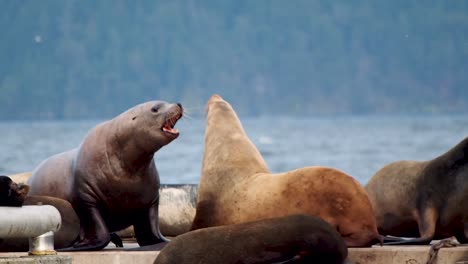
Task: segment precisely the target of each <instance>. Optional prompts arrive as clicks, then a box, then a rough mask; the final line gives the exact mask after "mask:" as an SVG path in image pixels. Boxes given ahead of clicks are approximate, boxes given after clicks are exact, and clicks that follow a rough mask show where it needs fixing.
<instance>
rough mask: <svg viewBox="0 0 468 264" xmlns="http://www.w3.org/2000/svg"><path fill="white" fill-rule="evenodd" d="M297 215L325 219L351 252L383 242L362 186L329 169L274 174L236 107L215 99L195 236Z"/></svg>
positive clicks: (210, 109) (209, 117)
mask: <svg viewBox="0 0 468 264" xmlns="http://www.w3.org/2000/svg"><path fill="white" fill-rule="evenodd" d="M291 214H308V215H314V216H319V217H320V218H322V219H324V220H325V221H327V222H328V223H329V224H331V225H332V226H333V227H335V228H336V229H337V230H338V232H339V233H340V234H341V235H342V236H343V238H344V240H345V242H346V245H347V246H348V247H363V246H370V245H372V244H374V243H375V242H378V241H379V240H380V239H381V236H380V235H379V234H378V233H377V225H376V222H375V216H374V212H373V210H372V206H371V204H370V201H369V198H368V197H367V193H366V191H365V190H364V188H363V187H362V186H361V185H360V184H359V182H357V181H356V180H355V179H353V178H352V177H351V176H349V175H347V174H345V173H343V172H341V171H339V170H336V169H333V168H327V167H305V168H300V169H297V170H293V171H289V172H285V173H277V174H272V173H270V172H269V170H268V168H267V165H266V163H265V161H264V160H263V158H262V156H261V155H260V153H259V151H258V150H257V148H256V147H255V146H254V145H253V143H252V142H251V141H250V139H249V138H248V136H247V135H246V133H245V132H244V129H243V127H242V124H241V122H240V120H239V118H238V117H237V115H236V113H235V111H234V110H233V109H232V107H231V105H230V104H229V103H228V102H226V101H224V100H223V99H222V98H221V97H220V96H218V95H214V96H212V97H211V99H210V100H209V102H208V106H207V125H206V130H205V149H204V156H203V164H202V175H201V181H200V185H199V188H198V203H197V210H196V214H195V219H194V221H193V225H192V230H196V229H199V228H205V227H212V226H219V225H231V224H238V223H244V222H248V221H254V220H259V219H266V218H273V217H281V216H286V215H291Z"/></svg>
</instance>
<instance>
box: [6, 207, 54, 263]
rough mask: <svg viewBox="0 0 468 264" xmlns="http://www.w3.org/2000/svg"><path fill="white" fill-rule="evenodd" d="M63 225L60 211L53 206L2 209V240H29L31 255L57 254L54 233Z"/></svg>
mask: <svg viewBox="0 0 468 264" xmlns="http://www.w3.org/2000/svg"><path fill="white" fill-rule="evenodd" d="M61 223H62V218H61V217H60V213H59V211H58V210H57V209H56V208H55V207H53V206H51V205H27V206H23V207H0V238H1V239H4V240H8V239H12V240H14V239H18V238H29V254H30V255H52V254H57V253H56V252H55V250H54V233H53V232H56V231H58V230H59V228H60V225H61Z"/></svg>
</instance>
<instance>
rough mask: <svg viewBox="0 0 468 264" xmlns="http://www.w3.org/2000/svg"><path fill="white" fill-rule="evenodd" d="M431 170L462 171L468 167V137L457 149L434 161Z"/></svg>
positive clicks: (431, 163)
mask: <svg viewBox="0 0 468 264" xmlns="http://www.w3.org/2000/svg"><path fill="white" fill-rule="evenodd" d="M429 166H430V168H429V169H442V168H444V169H451V170H454V169H461V168H465V167H467V166H468V137H466V138H465V139H463V140H462V141H461V142H460V143H458V144H457V145H456V146H455V147H453V148H452V149H450V150H449V151H447V152H446V153H444V154H442V155H441V156H439V157H437V158H435V159H433V160H432V161H431V162H430V165H429Z"/></svg>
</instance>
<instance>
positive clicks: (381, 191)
mask: <svg viewBox="0 0 468 264" xmlns="http://www.w3.org/2000/svg"><path fill="white" fill-rule="evenodd" d="M365 188H366V190H367V192H368V194H369V198H370V200H371V202H372V206H373V207H374V211H375V214H376V219H377V225H378V229H379V232H381V234H383V235H392V236H400V237H419V238H417V239H412V240H410V241H409V242H401V243H411V244H428V243H429V242H430V241H431V240H432V239H443V238H447V237H450V236H456V237H457V239H458V240H459V241H460V242H462V243H466V242H468V240H467V238H468V202H467V201H468V138H465V139H464V140H463V141H462V142H460V143H459V144H457V145H456V146H455V147H454V148H452V149H451V150H449V151H448V152H446V153H445V154H443V155H441V156H439V157H437V158H435V159H432V160H429V161H397V162H393V163H390V164H388V165H386V166H384V167H383V168H382V169H380V170H379V171H378V172H377V173H376V174H375V175H374V176H373V177H372V178H371V179H370V180H369V182H368V183H367V185H366V186H365Z"/></svg>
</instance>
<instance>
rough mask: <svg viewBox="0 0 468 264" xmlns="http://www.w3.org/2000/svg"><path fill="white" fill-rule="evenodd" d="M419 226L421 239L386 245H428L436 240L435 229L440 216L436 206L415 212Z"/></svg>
mask: <svg viewBox="0 0 468 264" xmlns="http://www.w3.org/2000/svg"><path fill="white" fill-rule="evenodd" d="M415 214H417V217H416V219H417V222H418V226H419V233H420V237H418V238H413V239H405V240H400V241H396V242H389V243H385V245H428V244H429V243H430V242H431V241H432V239H433V238H434V234H435V229H436V224H437V220H438V218H439V214H438V212H437V210H436V208H435V207H434V206H426V207H425V208H423V209H422V210H420V211H418V212H415Z"/></svg>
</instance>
